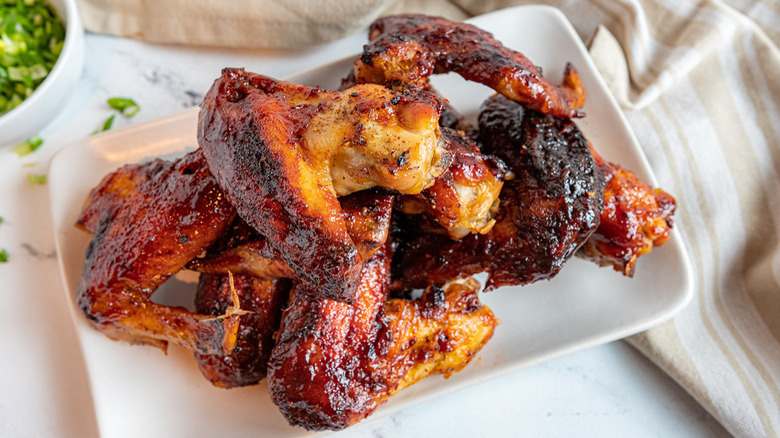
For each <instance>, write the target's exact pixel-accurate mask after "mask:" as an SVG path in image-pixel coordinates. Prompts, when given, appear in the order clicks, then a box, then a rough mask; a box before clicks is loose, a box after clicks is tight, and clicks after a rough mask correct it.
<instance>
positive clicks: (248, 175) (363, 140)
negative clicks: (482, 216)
mask: <svg viewBox="0 0 780 438" xmlns="http://www.w3.org/2000/svg"><path fill="white" fill-rule="evenodd" d="M440 113H441V104H440V102H439V100H438V99H437V98H436V97H435V96H433V95H432V94H430V93H427V92H425V91H419V92H414V93H406V94H402V93H395V92H393V91H391V90H389V89H387V88H384V87H381V86H378V85H373V84H365V85H358V86H356V87H353V88H351V89H349V90H346V91H344V92H337V91H325V90H322V89H319V88H312V87H307V86H303V85H298V84H293V83H288V82H282V81H277V80H274V79H271V78H268V77H265V76H262V75H258V74H253V73H247V72H245V71H243V70H241V69H225V70H223V73H222V76H221V77H220V78H219V79H217V80H216V81H215V83H214V85H213V86H212V87H211V90H210V91H209V92H208V93H207V95H206V97H205V99H204V101H203V103H202V105H201V112H200V120H199V125H198V140H199V143H200V146H201V148H203V150H204V152H205V155H206V159H207V161H208V163H209V167H210V168H211V171H212V172H213V174H214V176H215V177H216V179H217V182H218V183H219V185H220V187H221V188H222V189H223V191H224V192H225V194H226V195H227V196H228V197H229V198H230V200H231V203H232V204H233V205H234V206H235V207H236V210H237V211H238V214H239V215H240V216H241V218H242V219H244V220H245V221H246V222H247V223H248V224H249V225H250V226H252V227H253V228H254V229H255V230H257V231H258V232H259V233H260V234H262V235H263V236H265V237H266V238H267V239H268V242H269V244H270V245H271V246H272V247H273V248H274V249H275V250H276V251H277V252H278V254H280V255H281V257H282V258H283V259H284V261H285V262H286V263H287V264H288V265H289V266H290V268H291V269H292V270H293V272H295V274H296V275H297V277H298V278H299V279H300V280H302V281H304V282H306V283H308V284H311V285H312V286H316V287H313V288H310V289H311V291H312V292H316V293H317V294H318V296H321V297H327V298H332V299H336V300H339V301H351V300H352V299H353V298H354V291H355V287H356V284H357V280H358V278H359V276H360V268H361V258H360V256H359V254H358V251H357V249H356V248H355V245H354V243H353V242H352V240H351V239H350V237H349V235H348V233H347V230H346V225H345V223H344V219H343V218H342V216H341V207H340V206H339V203H338V199H337V197H338V196H344V195H347V194H349V193H352V192H355V191H358V190H363V189H368V188H371V187H374V186H382V187H387V188H389V189H393V190H396V191H398V192H401V193H408V194H414V193H418V192H420V191H422V190H423V189H425V188H426V187H428V186H430V185H431V184H433V181H434V179H435V178H436V177H437V176H439V175H440V174H441V173H443V172H444V170H445V169H446V168H447V165H448V164H449V160H448V159H447V155H446V151H445V150H444V149H443V148H442V147H441V146H440V145H439V137H440V136H439V128H438V119H439V114H440Z"/></svg>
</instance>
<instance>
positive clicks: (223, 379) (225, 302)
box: [195, 274, 290, 388]
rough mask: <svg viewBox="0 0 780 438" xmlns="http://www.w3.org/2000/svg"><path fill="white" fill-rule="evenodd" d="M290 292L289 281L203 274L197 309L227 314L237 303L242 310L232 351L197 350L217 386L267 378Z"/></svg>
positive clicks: (205, 372)
mask: <svg viewBox="0 0 780 438" xmlns="http://www.w3.org/2000/svg"><path fill="white" fill-rule="evenodd" d="M289 291H290V281H289V280H262V279H259V278H257V277H252V276H250V275H233V276H232V278H231V276H229V275H228V274H202V275H201V277H200V282H199V283H198V292H197V294H196V295H195V308H196V310H197V311H198V313H201V314H204V315H214V316H219V315H223V314H224V313H225V312H226V311H227V309H228V308H229V307H230V306H232V305H234V303H233V296H232V294H233V293H235V294H236V297H235V298H236V299H237V300H238V301H239V303H240V305H241V310H242V313H241V315H240V316H239V318H240V322H239V327H238V331H237V334H236V346H235V348H233V350H232V351H231V352H230V354H204V353H198V352H195V360H197V362H198V367H200V371H201V373H203V376H204V377H206V379H208V380H209V381H210V382H211V383H212V384H214V386H219V387H223V388H233V387H236V386H246V385H254V384H256V383H257V382H259V381H260V380H262V379H264V378H265V374H266V367H267V366H268V358H269V357H270V356H271V350H272V349H273V346H274V339H273V335H274V333H275V332H276V329H277V328H279V320H280V317H281V314H282V307H283V306H284V304H285V303H286V302H287V297H288V294H289Z"/></svg>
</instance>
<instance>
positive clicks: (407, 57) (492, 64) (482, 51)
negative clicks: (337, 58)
mask: <svg viewBox="0 0 780 438" xmlns="http://www.w3.org/2000/svg"><path fill="white" fill-rule="evenodd" d="M369 39H370V40H371V41H370V42H369V43H368V44H367V45H365V46H364V48H363V55H362V56H361V57H360V59H358V60H356V61H355V66H354V69H355V79H356V80H357V82H358V83H375V84H388V83H392V82H394V81H401V82H404V83H407V84H413V85H415V86H416V87H419V88H424V87H425V84H426V83H427V81H428V77H429V76H430V75H431V74H434V73H444V72H455V73H457V74H459V75H461V76H463V77H464V78H465V79H467V80H470V81H474V82H479V83H481V84H484V85H487V86H488V87H490V88H492V89H494V90H496V91H497V92H498V93H501V94H503V95H504V96H506V97H508V98H509V99H512V100H515V101H517V102H520V103H522V104H523V105H525V106H526V107H527V108H530V109H535V110H537V111H540V112H543V113H545V114H552V115H555V116H559V117H578V116H580V115H581V114H580V113H579V112H578V111H577V109H578V108H580V107H582V105H583V104H584V103H585V89H584V88H583V86H582V83H581V82H580V79H579V76H578V75H577V72H576V70H575V69H574V68H573V67H572V66H571V65H567V66H566V70H565V72H564V79H563V84H562V85H561V86H557V85H555V84H553V83H551V82H549V81H548V80H546V79H545V78H543V77H542V75H541V73H540V72H539V70H538V69H537V67H536V66H535V65H534V64H533V63H532V62H531V61H529V60H528V58H526V57H525V56H523V54H522V53H520V52H516V51H514V50H511V49H508V48H506V47H504V46H503V45H502V44H501V43H500V42H498V41H496V39H495V38H493V35H491V34H490V33H488V32H485V31H484V30H481V29H479V28H477V27H474V26H472V25H470V24H466V23H455V22H452V21H449V20H446V19H444V18H441V17H429V16H425V15H393V16H387V17H382V18H380V19H378V20H376V21H375V22H374V23H373V24H372V25H371V28H370V29H369Z"/></svg>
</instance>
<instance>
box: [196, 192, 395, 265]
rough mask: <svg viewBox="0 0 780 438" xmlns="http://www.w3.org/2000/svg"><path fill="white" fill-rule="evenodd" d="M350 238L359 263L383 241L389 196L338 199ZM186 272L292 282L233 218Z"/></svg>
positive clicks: (267, 250) (278, 262) (272, 255)
mask: <svg viewBox="0 0 780 438" xmlns="http://www.w3.org/2000/svg"><path fill="white" fill-rule="evenodd" d="M339 203H340V204H341V209H342V217H343V218H344V223H345V225H346V227H347V232H348V233H349V236H350V238H351V239H352V241H353V242H354V243H355V246H356V248H357V250H358V253H359V254H360V256H361V258H362V259H363V260H366V259H368V258H369V257H371V255H372V254H373V253H374V252H376V250H377V249H379V247H380V246H382V245H383V244H384V243H385V241H386V240H387V234H388V229H389V224H390V215H391V213H392V211H393V196H392V195H384V194H379V193H373V192H371V191H362V192H358V193H353V194H352V195H349V196H345V197H343V198H340V199H339ZM187 268H188V269H192V270H194V271H200V272H208V273H223V274H226V273H228V272H232V273H234V274H236V273H238V274H246V275H251V276H254V277H258V278H263V279H273V278H296V276H295V273H294V272H293V271H292V269H290V267H289V265H287V263H286V262H284V260H282V259H281V257H280V256H279V255H278V254H277V253H276V252H275V251H274V250H273V249H272V248H271V247H270V245H268V241H267V240H266V239H265V238H263V237H262V236H260V235H258V234H257V233H256V232H255V231H254V230H253V229H252V228H251V227H249V226H248V225H246V223H245V222H244V221H243V220H241V219H240V218H237V219H236V220H235V223H234V224H233V226H232V227H231V229H230V230H228V232H226V233H225V234H224V235H223V237H222V238H221V239H220V241H219V242H217V243H216V244H214V245H213V246H212V247H211V248H209V250H208V252H207V253H206V255H205V256H204V257H201V258H196V259H194V260H193V261H191V262H190V263H189V264H187Z"/></svg>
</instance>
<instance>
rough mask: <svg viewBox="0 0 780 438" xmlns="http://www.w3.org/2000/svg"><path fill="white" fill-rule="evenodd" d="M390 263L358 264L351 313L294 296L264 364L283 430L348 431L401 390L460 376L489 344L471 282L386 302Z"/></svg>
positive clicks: (486, 318)
mask: <svg viewBox="0 0 780 438" xmlns="http://www.w3.org/2000/svg"><path fill="white" fill-rule="evenodd" d="M389 265H390V254H389V245H387V246H384V247H383V248H381V249H380V250H379V251H377V253H376V254H374V256H372V257H371V258H370V259H369V260H368V261H366V263H365V264H364V267H363V271H362V273H361V279H360V283H359V286H358V294H357V297H356V299H355V301H354V303H353V304H352V305H350V304H347V303H340V302H336V301H332V300H327V299H311V298H310V297H311V295H312V294H311V293H300V291H299V290H298V289H297V287H309V286H308V285H305V284H300V283H299V284H298V286H297V287H296V288H294V289H293V292H292V296H291V302H290V305H289V307H288V308H287V309H286V310H285V312H284V315H283V316H282V326H281V328H280V329H279V338H278V340H277V343H276V346H275V347H274V350H273V353H272V354H271V360H270V362H269V364H268V388H269V391H270V392H271V397H272V399H273V401H274V403H275V404H276V405H277V406H278V407H279V409H280V410H281V411H282V414H283V415H284V416H285V418H286V419H287V421H289V422H290V424H293V425H297V426H302V427H305V428H307V429H310V430H321V429H342V428H344V427H347V426H349V425H351V424H354V423H355V422H357V421H359V420H361V419H362V418H365V417H366V416H367V415H369V414H370V413H371V412H372V411H373V410H374V409H376V407H377V406H379V405H380V404H382V403H383V402H385V401H386V400H387V398H388V397H390V396H391V395H392V394H394V393H395V392H397V391H399V390H401V389H403V388H404V387H406V386H409V385H411V384H413V383H415V382H417V381H418V380H420V379H422V378H424V377H426V376H428V375H431V374H434V373H443V374H445V375H449V374H451V373H453V372H455V371H459V370H460V369H462V368H463V367H464V366H466V365H467V364H468V362H469V361H470V360H471V359H472V358H473V357H474V356H475V355H476V353H477V352H478V351H479V349H480V348H481V347H482V346H483V345H484V344H485V343H486V342H487V341H488V339H489V338H490V337H491V335H492V333H493V329H494V327H495V325H496V322H497V321H496V319H495V317H494V316H493V313H492V312H491V311H490V309H488V308H487V307H483V306H482V305H481V304H480V303H479V301H478V299H477V296H476V292H477V290H478V284H477V283H476V282H474V281H473V280H462V281H456V282H452V283H448V284H446V285H445V286H444V288H431V289H429V290H428V291H426V292H425V294H424V295H423V297H422V298H421V299H420V300H419V301H410V300H402V299H393V300H389V301H385V298H386V297H387V293H388V283H389V277H388V274H389Z"/></svg>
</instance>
